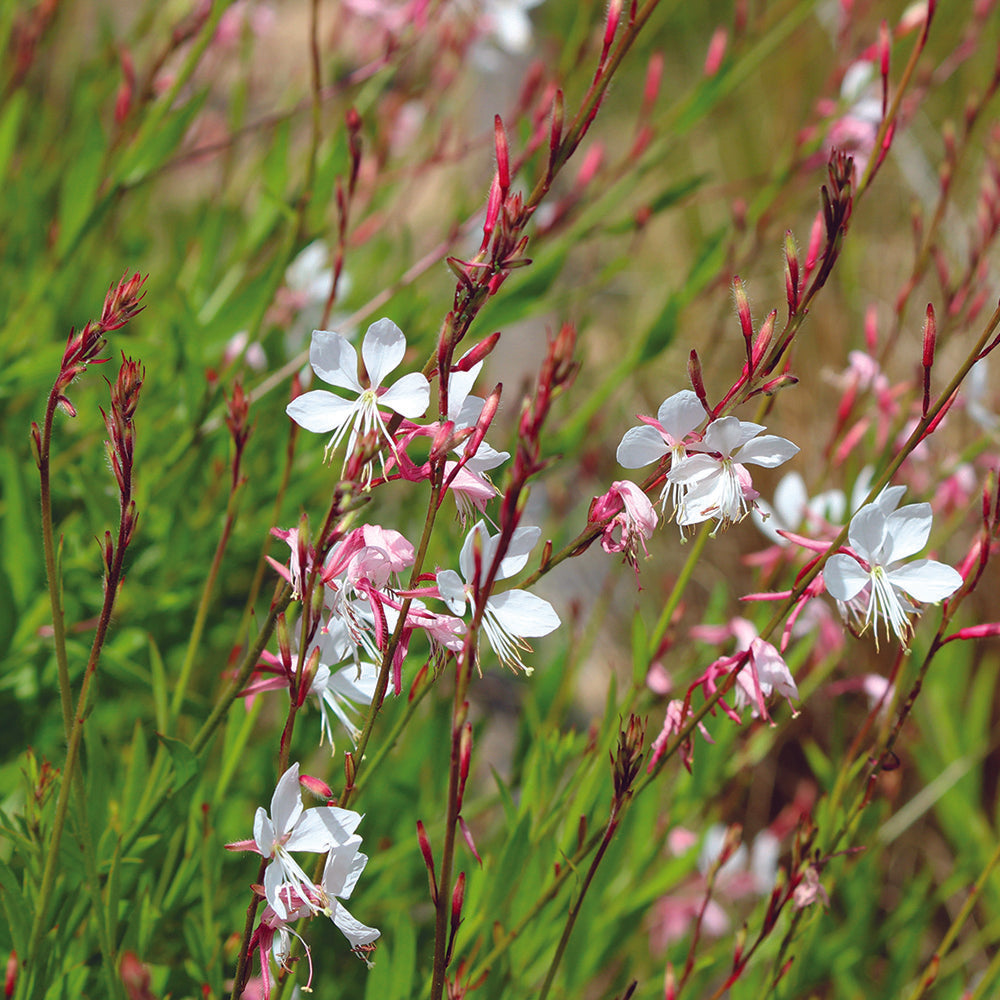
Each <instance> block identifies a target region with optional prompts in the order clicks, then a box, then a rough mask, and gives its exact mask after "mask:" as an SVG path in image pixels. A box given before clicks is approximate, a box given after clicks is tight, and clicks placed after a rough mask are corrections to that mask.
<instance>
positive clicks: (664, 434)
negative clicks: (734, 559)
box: [618, 389, 799, 530]
mask: <svg viewBox="0 0 1000 1000" xmlns="http://www.w3.org/2000/svg"><path fill="white" fill-rule="evenodd" d="M640 419H641V420H642V421H643V426H641V427H632V428H630V429H629V430H628V431H626V432H625V436H624V437H623V438H622V440H621V443H620V444H619V445H618V462H619V464H620V465H623V466H624V467H625V468H627V469H639V468H642V467H643V466H645V465H649V464H650V463H652V462H659V461H661V460H662V459H664V458H666V457H668V456H669V458H670V465H669V469H668V470H667V473H666V481H665V482H664V486H663V491H662V493H661V494H660V501H661V504H662V505H663V509H664V512H666V505H667V502H668V500H669V501H670V502H671V503H672V505H673V517H674V518H675V519H676V521H677V524H678V525H679V526H680V527H681V528H682V529H683V528H685V527H688V526H689V525H693V524H700V523H701V522H703V521H708V520H712V519H714V520H715V521H716V530H718V529H719V528H726V527H728V526H729V525H730V524H733V523H735V522H737V521H742V520H743V518H744V517H746V516H747V514H749V513H750V511H751V510H752V509H753V508H754V506H755V501H756V499H757V497H758V496H760V494H759V493H758V492H757V491H756V490H755V489H754V488H753V481H752V479H751V477H750V473H749V471H748V470H747V465H760V466H763V467H764V468H766V469H773V468H775V467H776V466H778V465H782V464H783V463H784V462H787V461H788V460H789V459H790V458H791V457H792V456H793V455H795V454H797V453H798V450H799V449H798V447H797V446H796V445H794V444H792V442H791V441H788V440H786V439H785V438H782V437H777V436H776V435H773V434H765V435H763V436H762V437H759V436H758V435H760V433H761V431H763V430H764V429H765V428H764V427H763V425H761V424H755V423H751V422H750V421H748V420H738V419H737V418H736V417H718V418H717V419H715V420H712V421H710V422H709V424H708V425H707V427H706V428H705V430H704V432H703V433H698V432H697V428H698V427H699V426H700V425H701V424H702V423H703V422H704V420H705V419H706V412H705V408H704V407H703V406H702V403H701V401H700V400H699V398H698V396H697V394H696V393H694V392H692V391H691V390H690V389H684V390H682V391H681V392H678V393H675V394H674V395H673V396H671V397H670V398H669V399H666V400H664V401H663V403H662V404H661V406H660V409H659V411H658V412H657V419H656V420H653V418H652V417H640Z"/></svg>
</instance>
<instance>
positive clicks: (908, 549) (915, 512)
mask: <svg viewBox="0 0 1000 1000" xmlns="http://www.w3.org/2000/svg"><path fill="white" fill-rule="evenodd" d="M932 520H933V514H932V512H931V505H930V504H929V503H911V504H908V505H907V506H906V507H900V508H899V510H894V511H893V512H892V513H891V514H890V515H889V516H888V517H887V518H886V519H885V533H886V554H885V561H886V564H887V565H888V564H889V563H894V562H896V561H897V560H899V559H905V558H906V557H907V556H912V555H913V554H914V553H915V552H919V551H920V550H921V549H922V548H923V547H924V546H925V545H926V544H927V539H928V538H929V537H930V534H931V521H932Z"/></svg>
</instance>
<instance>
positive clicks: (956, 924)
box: [907, 842, 1000, 1000]
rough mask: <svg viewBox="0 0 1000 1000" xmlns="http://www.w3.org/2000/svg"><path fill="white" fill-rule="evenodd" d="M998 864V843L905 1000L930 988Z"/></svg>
mask: <svg viewBox="0 0 1000 1000" xmlns="http://www.w3.org/2000/svg"><path fill="white" fill-rule="evenodd" d="M998 864H1000V842H998V843H997V846H996V847H995V848H994V849H993V854H992V855H991V856H990V859H989V861H987V862H986V866H985V867H984V868H983V870H982V871H981V872H980V874H979V878H977V879H976V884H975V885H974V886H973V887H972V889H971V891H970V892H969V895H968V897H967V898H966V900H965V902H964V903H963V904H962V906H961V909H959V911H958V913H957V914H956V915H955V919H954V920H952V922H951V926H950V927H949V928H948V930H947V932H946V933H945V936H944V937H943V938H942V940H941V944H940V945H939V946H938V948H937V950H936V951H935V952H934V956H933V958H931V960H930V962H928V964H927V968H926V969H925V970H924V974H923V975H922V976H921V977H920V981H919V982H918V983H917V985H916V986H915V987H914V988H913V990H912V991H911V992H910V994H909V996H908V997H907V1000H920V997H922V996H923V995H924V994H925V993H926V992H927V989H928V987H930V986H931V985H932V984H933V983H934V980H935V979H936V978H937V972H938V965H939V964H940V962H941V956H942V955H944V954H945V953H946V952H947V951H948V949H949V948H951V946H952V943H953V942H954V940H955V938H956V937H957V936H958V932H959V931H960V930H961V929H962V925H963V924H964V923H965V922H966V920H968V919H969V914H971V913H972V908H973V907H974V906H975V905H976V903H977V902H978V901H979V897H980V895H981V894H982V891H983V886H984V885H986V881H987V879H989V877H990V875H991V874H992V873H993V869H994V868H996V867H997V865H998Z"/></svg>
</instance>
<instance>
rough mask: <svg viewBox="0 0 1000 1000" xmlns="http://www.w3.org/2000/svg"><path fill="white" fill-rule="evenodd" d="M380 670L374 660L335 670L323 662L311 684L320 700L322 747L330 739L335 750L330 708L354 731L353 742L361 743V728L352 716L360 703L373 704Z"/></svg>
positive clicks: (310, 687) (352, 734) (345, 726)
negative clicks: (359, 741) (359, 737)
mask: <svg viewBox="0 0 1000 1000" xmlns="http://www.w3.org/2000/svg"><path fill="white" fill-rule="evenodd" d="M378 670H379V668H378V667H377V666H375V664H374V663H364V662H362V663H358V664H357V665H355V664H353V663H351V664H348V665H347V666H346V667H342V668H341V669H340V670H331V669H330V667H328V666H327V665H326V664H325V663H320V665H319V667H317V669H316V676H315V677H314V678H313V682H312V684H311V685H310V686H309V693H310V694H314V695H316V697H317V698H318V699H319V714H320V719H321V721H320V740H319V745H320V746H322V745H323V740H324V739H326V740H328V741H329V743H330V748H331V750H332V749H333V728H332V726H331V725H330V717H329V715H328V714H327V709H329V710H330V711H331V712H333V714H334V715H335V716H336V717H337V718H338V719H339V720H340V721H341V723H342V724H343V726H344V728H345V729H346V730H347V732H348V733H349V734H350V737H351V742H352V743H354V744H357V742H358V735H359V732H360V731H359V730H358V727H357V724H356V723H355V721H354V719H353V717H352V711H353V710H354V709H355V706H357V705H370V704H371V703H372V698H373V697H374V695H375V685H376V683H377V682H378Z"/></svg>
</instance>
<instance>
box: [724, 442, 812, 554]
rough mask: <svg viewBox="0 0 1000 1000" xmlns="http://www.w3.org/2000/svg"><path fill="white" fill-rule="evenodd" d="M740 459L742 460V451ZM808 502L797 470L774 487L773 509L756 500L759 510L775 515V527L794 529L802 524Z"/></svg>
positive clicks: (803, 482)
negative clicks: (765, 510)
mask: <svg viewBox="0 0 1000 1000" xmlns="http://www.w3.org/2000/svg"><path fill="white" fill-rule="evenodd" d="M740 461H741V462H742V461H743V455H742V453H741V454H740ZM808 503H809V494H808V493H807V492H806V482H805V480H804V479H803V478H802V477H801V476H800V475H799V474H798V473H797V472H789V473H788V475H786V476H784V477H782V480H781V482H780V483H778V485H777V486H776V487H775V488H774V509H773V510H771V509H770V508H768V507H767V504H764V503H763V502H758V506H759V507H760V508H761V510H764V509H765V508H767V509H768V510H769V511H770V513H771V514H772V516H774V515H776V516H775V517H774V520H776V522H777V527H779V528H785V529H787V530H789V531H796V530H797V529H798V528H799V527H800V526H801V524H802V518H803V516H804V515H805V512H806V505H807V504H808ZM764 531H765V533H766V534H771V532H770V531H768V529H767V528H765V529H764ZM777 537H779V538H780V537H781V536H780V535H778V536H777ZM782 541H784V539H782Z"/></svg>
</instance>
